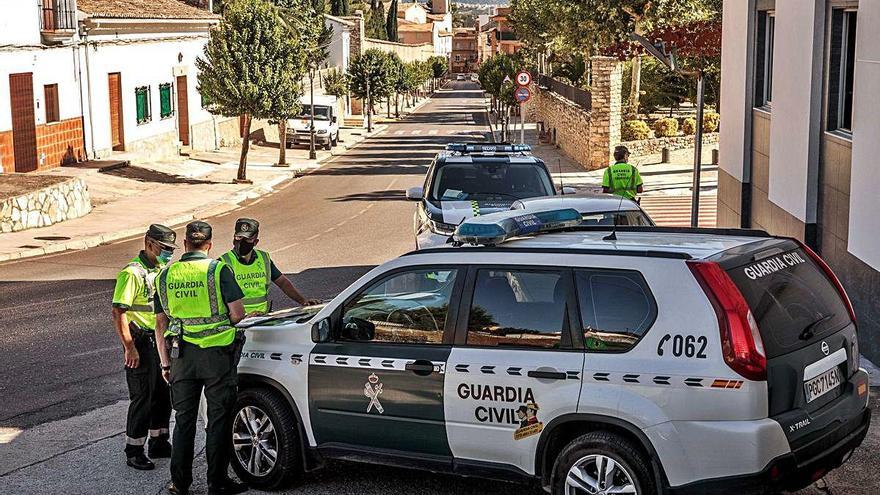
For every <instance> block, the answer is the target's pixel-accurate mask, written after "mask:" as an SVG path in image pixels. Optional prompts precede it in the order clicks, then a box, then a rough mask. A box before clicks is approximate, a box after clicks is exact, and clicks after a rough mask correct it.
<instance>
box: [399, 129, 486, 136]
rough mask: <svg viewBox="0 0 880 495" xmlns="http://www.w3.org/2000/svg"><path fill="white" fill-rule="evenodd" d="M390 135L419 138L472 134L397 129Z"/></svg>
mask: <svg viewBox="0 0 880 495" xmlns="http://www.w3.org/2000/svg"><path fill="white" fill-rule="evenodd" d="M390 134H392V135H394V136H420V135H425V134H427V135H428V136H437V135H441V136H461V135H462V134H472V132H471V131H462V130H448V131H443V132H440V131H439V130H438V129H428V132H425V131H424V130H422V129H410V130H405V129H398V130H396V131H394V132H391V133H390Z"/></svg>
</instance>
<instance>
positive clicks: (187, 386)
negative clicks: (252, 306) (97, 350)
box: [156, 221, 247, 495]
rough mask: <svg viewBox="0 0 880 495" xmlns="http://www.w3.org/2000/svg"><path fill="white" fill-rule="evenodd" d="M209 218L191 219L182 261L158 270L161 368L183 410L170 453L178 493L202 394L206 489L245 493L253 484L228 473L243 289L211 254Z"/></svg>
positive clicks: (183, 489) (185, 485)
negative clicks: (205, 426)
mask: <svg viewBox="0 0 880 495" xmlns="http://www.w3.org/2000/svg"><path fill="white" fill-rule="evenodd" d="M211 237H212V233H211V226H210V225H208V224H207V223H205V222H199V221H196V222H191V223H190V224H189V225H187V226H186V240H185V242H184V247H185V248H186V254H184V255H183V256H182V257H181V258H180V261H178V262H176V263H172V264H170V265H168V266H167V267H165V268H163V269H162V270H161V271H160V272H159V276H158V278H157V282H156V287H157V291H156V293H157V296H158V297H157V303H156V332H162V335H164V336H165V337H166V338H164V339H159V340H158V341H157V344H158V348H159V357H160V358H161V360H162V376H163V377H164V378H165V379H166V380H168V381H169V383H170V384H171V397H172V400H173V402H174V409H175V410H176V411H177V415H176V416H175V419H176V423H175V426H174V450H173V452H172V454H171V484H170V485H168V491H169V492H170V493H172V494H186V493H188V492H189V486H190V485H191V484H192V462H193V454H194V443H195V434H196V419H197V417H198V409H199V398H200V396H201V394H202V390H203V389H204V392H205V398H206V399H207V402H208V435H207V439H206V442H205V451H206V455H207V460H208V493H209V494H211V495H220V494H232V493H242V492H244V491H247V487H246V486H245V485H244V484H242V483H236V482H234V481H232V480H231V479H229V476H228V468H229V454H230V452H231V450H232V436H231V431H232V419H233V418H232V415H233V408H234V406H235V401H236V387H237V385H238V374H237V373H236V367H235V360H236V356H235V354H236V349H235V342H236V329H235V324H236V323H238V322H239V321H241V319H242V318H244V307H243V305H242V301H241V299H242V297H243V294H242V292H241V289H240V288H239V287H238V284H236V283H235V278H234V276H233V274H232V270H230V269H229V267H228V266H226V264H225V263H223V262H222V261H219V260H215V259H211V258H209V257H208V252H209V251H210V249H211Z"/></svg>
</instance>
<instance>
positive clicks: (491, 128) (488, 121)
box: [483, 96, 498, 143]
mask: <svg viewBox="0 0 880 495" xmlns="http://www.w3.org/2000/svg"><path fill="white" fill-rule="evenodd" d="M484 98H485V96H484ZM483 112H485V114H486V125H488V126H489V132H490V133H492V142H493V143H497V142H498V140H497V139H496V138H495V126H493V125H492V114H491V113H489V105H487V104H486V103H485V102H484V103H483Z"/></svg>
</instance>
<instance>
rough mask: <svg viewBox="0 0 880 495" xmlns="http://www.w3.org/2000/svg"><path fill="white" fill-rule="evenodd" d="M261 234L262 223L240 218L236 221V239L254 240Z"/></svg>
mask: <svg viewBox="0 0 880 495" xmlns="http://www.w3.org/2000/svg"><path fill="white" fill-rule="evenodd" d="M259 233H260V222H258V221H256V220H254V219H253V218H239V219H238V220H236V221H235V237H236V238H237V239H241V238H245V239H253V238H255V237H257V235H259Z"/></svg>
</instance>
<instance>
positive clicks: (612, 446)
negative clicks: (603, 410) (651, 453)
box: [553, 431, 655, 495]
mask: <svg viewBox="0 0 880 495" xmlns="http://www.w3.org/2000/svg"><path fill="white" fill-rule="evenodd" d="M654 492H655V487H654V480H653V477H652V476H651V470H650V462H649V461H648V460H647V459H646V458H645V456H644V455H643V454H642V453H641V451H640V450H639V449H638V448H636V447H635V445H633V444H632V442H630V441H629V440H627V439H626V438H623V437H621V436H619V435H615V434H613V433H609V432H605V431H594V432H590V433H587V434H586V435H582V436H580V437H577V438H575V439H574V440H572V441H571V443H569V444H568V445H567V446H566V447H565V448H564V449H562V452H560V453H559V456H558V457H557V458H556V462H555V464H554V466H553V495H606V494H607V495H610V494H612V493H633V494H636V495H648V494H651V493H654Z"/></svg>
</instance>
